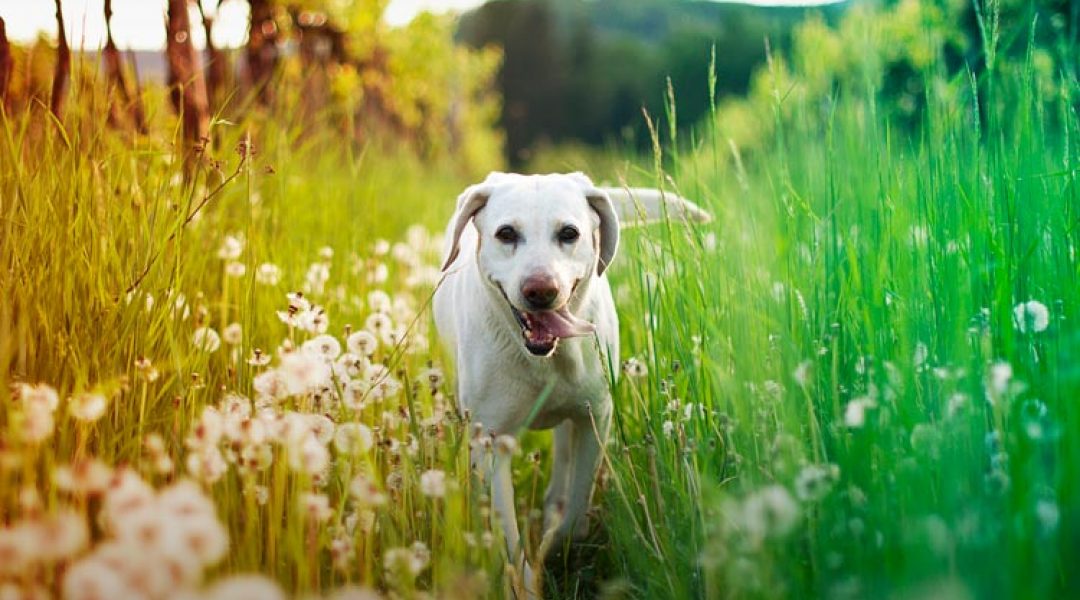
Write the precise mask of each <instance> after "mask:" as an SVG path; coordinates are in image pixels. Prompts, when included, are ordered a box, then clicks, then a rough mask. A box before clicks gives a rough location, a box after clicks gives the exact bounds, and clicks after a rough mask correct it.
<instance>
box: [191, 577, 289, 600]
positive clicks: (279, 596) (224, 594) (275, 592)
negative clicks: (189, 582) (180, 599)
mask: <svg viewBox="0 0 1080 600" xmlns="http://www.w3.org/2000/svg"><path fill="white" fill-rule="evenodd" d="M204 597H205V598H206V599H207V600H285V592H283V591H282V590H281V587H280V586H278V584H277V583H275V582H274V580H272V579H270V578H269V577H265V576H263V575H233V576H231V577H227V578H225V579H220V580H218V581H217V582H216V583H214V585H213V586H211V587H210V589H209V590H207V591H206V594H205V596H204Z"/></svg>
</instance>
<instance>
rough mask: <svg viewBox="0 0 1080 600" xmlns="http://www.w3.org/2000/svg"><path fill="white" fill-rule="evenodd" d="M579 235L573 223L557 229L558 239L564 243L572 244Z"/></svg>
mask: <svg viewBox="0 0 1080 600" xmlns="http://www.w3.org/2000/svg"><path fill="white" fill-rule="evenodd" d="M579 237H581V233H580V232H579V231H578V230H577V227H574V226H573V225H567V226H566V227H563V228H562V229H560V230H559V241H560V242H562V243H564V244H573V243H574V242H576V241H577V240H578V238H579Z"/></svg>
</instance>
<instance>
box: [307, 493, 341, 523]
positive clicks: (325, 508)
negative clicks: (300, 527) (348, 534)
mask: <svg viewBox="0 0 1080 600" xmlns="http://www.w3.org/2000/svg"><path fill="white" fill-rule="evenodd" d="M300 510H302V511H303V512H304V515H306V516H307V518H309V519H311V520H312V521H316V522H319V523H322V522H325V521H328V520H330V517H333V516H334V509H332V508H330V499H329V498H327V497H326V494H318V493H312V492H305V493H303V494H301V495H300Z"/></svg>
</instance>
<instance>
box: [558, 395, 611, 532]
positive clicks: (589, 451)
mask: <svg viewBox="0 0 1080 600" xmlns="http://www.w3.org/2000/svg"><path fill="white" fill-rule="evenodd" d="M610 426H611V397H610V396H605V397H603V398H602V399H600V400H599V401H597V402H596V403H594V404H592V406H591V410H589V411H588V414H586V415H585V416H583V417H580V418H578V419H575V420H574V421H573V427H572V428H571V432H570V448H571V449H572V450H571V451H572V453H573V454H572V457H571V460H572V461H573V468H572V469H571V472H570V489H569V490H568V498H567V503H566V514H565V516H564V520H563V522H562V525H560V527H559V533H560V534H561V536H563V537H567V536H571V537H573V538H575V539H580V538H583V537H585V535H586V534H587V533H588V532H589V523H588V520H587V519H586V518H585V513H586V512H588V510H589V502H590V501H591V500H592V492H593V484H595V483H596V472H597V469H598V468H599V467H600V456H601V452H602V450H603V446H604V444H605V443H607V436H608V429H609V428H610Z"/></svg>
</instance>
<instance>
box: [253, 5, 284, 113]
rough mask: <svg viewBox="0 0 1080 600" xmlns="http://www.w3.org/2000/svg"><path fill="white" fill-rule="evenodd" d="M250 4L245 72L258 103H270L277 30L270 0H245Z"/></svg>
mask: <svg viewBox="0 0 1080 600" xmlns="http://www.w3.org/2000/svg"><path fill="white" fill-rule="evenodd" d="M248 3H249V4H250V5H251V26H250V29H251V30H250V31H249V32H248V45H247V73H248V80H249V83H250V84H251V87H252V88H254V89H255V90H256V91H257V92H258V95H259V102H261V103H262V104H263V105H269V104H270V103H271V102H273V100H274V90H273V88H272V87H271V85H270V84H271V81H270V80H271V78H273V76H274V70H275V69H276V68H277V62H278V49H277V39H278V29H277V23H276V22H275V21H274V7H273V4H272V1H271V0H248Z"/></svg>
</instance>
